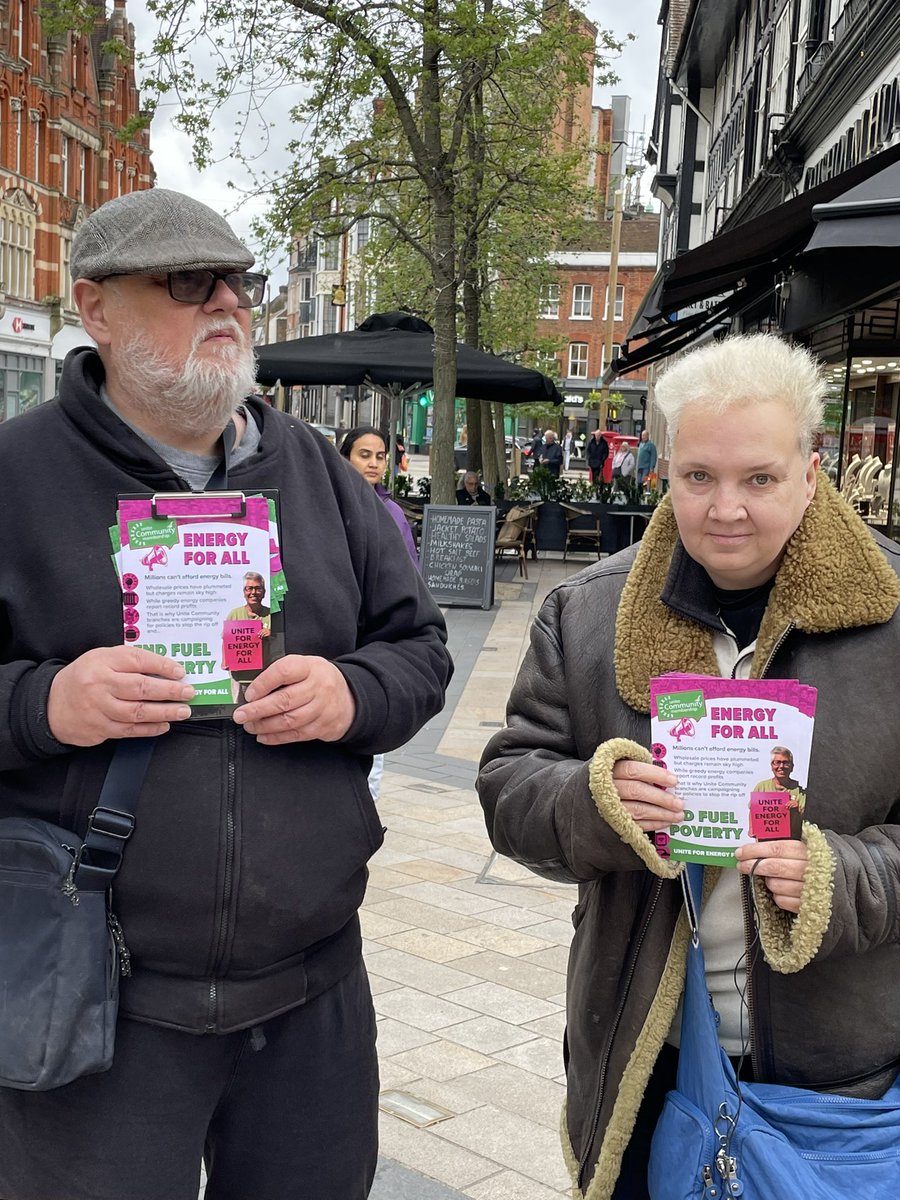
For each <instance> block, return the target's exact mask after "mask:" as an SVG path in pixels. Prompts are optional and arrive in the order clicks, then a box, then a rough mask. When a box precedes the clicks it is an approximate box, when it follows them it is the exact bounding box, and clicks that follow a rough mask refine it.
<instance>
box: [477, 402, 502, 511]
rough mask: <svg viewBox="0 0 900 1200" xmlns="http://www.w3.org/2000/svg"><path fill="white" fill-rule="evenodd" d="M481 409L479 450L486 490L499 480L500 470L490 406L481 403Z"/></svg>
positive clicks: (486, 403)
mask: <svg viewBox="0 0 900 1200" xmlns="http://www.w3.org/2000/svg"><path fill="white" fill-rule="evenodd" d="M479 407H480V409H481V449H482V456H483V461H484V482H485V484H486V485H487V487H488V490H490V489H491V488H493V486H494V484H495V483H496V482H497V480H498V479H499V478H500V471H501V468H500V467H499V466H498V464H497V444H496V442H495V440H494V421H493V417H492V415H491V405H490V404H488V402H487V401H482V403H481V404H480V405H479Z"/></svg>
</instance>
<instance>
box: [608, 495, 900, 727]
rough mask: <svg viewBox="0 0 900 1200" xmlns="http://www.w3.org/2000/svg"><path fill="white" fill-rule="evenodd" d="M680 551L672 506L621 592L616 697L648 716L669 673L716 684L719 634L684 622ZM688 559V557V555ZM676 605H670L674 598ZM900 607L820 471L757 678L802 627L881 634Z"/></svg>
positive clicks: (659, 513) (883, 568) (887, 577)
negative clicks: (658, 678)
mask: <svg viewBox="0 0 900 1200" xmlns="http://www.w3.org/2000/svg"><path fill="white" fill-rule="evenodd" d="M680 546H681V543H680V539H679V537H678V526H677V525H676V523H675V514H674V512H673V511H672V505H671V502H670V500H669V499H668V497H667V498H666V499H665V500H663V502H662V504H660V506H659V508H658V509H657V510H656V512H655V513H654V515H653V518H652V520H651V521H650V524H649V526H648V527H647V531H646V533H645V534H644V537H643V540H642V542H641V545H640V548H639V550H638V552H637V556H636V557H635V560H634V565H633V566H632V568H631V571H630V573H629V576H628V580H627V582H626V584H625V587H624V589H623V592H622V599H621V601H620V603H619V611H618V616H617V618H616V647H615V667H616V688H617V690H618V692H619V695H620V696H621V697H622V699H623V700H624V701H625V703H626V704H628V705H630V706H631V707H632V708H634V709H636V710H637V711H638V712H643V713H646V712H649V711H650V690H649V685H650V680H651V678H653V677H654V676H655V675H663V674H665V673H666V672H667V671H692V672H695V673H696V674H700V675H718V673H719V671H718V665H717V663H716V656H715V651H714V649H713V630H712V629H711V628H710V627H709V626H707V625H705V624H701V623H700V622H699V621H698V620H691V619H689V618H687V617H686V616H683V615H680V614H679V613H676V612H675V611H674V610H673V608H671V607H670V606H669V604H666V603H665V602H664V600H663V598H662V597H663V594H664V593H665V594H667V595H668V596H669V597H670V598H671V596H672V591H671V589H669V590H668V591H667V582H672V583H674V584H675V585H677V583H678V579H679V575H680V573H676V574H675V575H674V576H670V571H671V570H672V567H673V565H677V562H678V561H681V562H682V565H683V560H681V559H680V557H679V559H678V560H676V561H675V563H673V558H674V556H675V554H676V549H677V548H679V547H680ZM681 553H684V551H683V548H682V550H681ZM670 603H671V599H670ZM898 604H900V580H898V578H897V576H896V574H895V573H894V571H893V570H892V569H891V567H890V566H889V564H888V563H887V562H886V561H885V558H884V554H883V553H882V551H881V550H880V548H879V546H878V544H877V543H876V541H875V539H874V538H873V537H872V535H871V533H870V531H869V529H868V528H867V526H866V525H865V524H864V523H863V521H862V520H860V518H859V516H857V514H856V513H855V512H854V511H853V509H852V508H851V507H850V505H849V504H847V502H846V501H845V500H844V499H843V498H842V497H841V496H839V495H838V493H837V492H836V491H835V489H834V488H833V487H832V485H831V483H830V481H829V480H828V478H827V477H826V476H825V475H824V474H823V473H822V472H819V476H818V483H817V487H816V494H815V497H814V498H813V501H812V503H811V504H810V506H809V508H808V509H807V510H806V512H805V513H804V516H803V520H802V521H801V522H800V525H799V526H798V528H797V530H796V532H795V533H794V534H793V536H792V537H791V539H790V541H789V542H788V544H787V547H786V549H785V554H784V558H783V559H782V562H781V566H780V567H779V569H778V574H777V575H776V576H775V586H774V587H773V588H772V593H771V595H770V597H769V603H768V606H767V608H766V612H765V616H764V617H763V621H762V625H761V626H760V630H759V636H758V638H757V641H756V651H755V653H754V656H753V665H752V668H751V672H750V674H751V677H753V678H758V676H759V674H760V672H761V671H762V669H763V667H764V665H765V664H766V663H767V662H768V661H769V658H770V657H771V655H772V652H773V651H774V649H775V646H776V645H777V643H778V640H779V639H780V638H781V637H782V636H783V635H784V633H785V632H786V631H787V630H789V629H791V628H797V629H801V630H803V631H805V632H806V633H831V632H834V631H835V630H838V629H856V628H860V627H862V626H866V625H881V624H883V623H884V622H885V621H888V620H890V618H891V617H892V616H893V614H894V611H895V609H896V608H897V606H898Z"/></svg>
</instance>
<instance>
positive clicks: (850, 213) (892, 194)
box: [804, 162, 900, 254]
mask: <svg viewBox="0 0 900 1200" xmlns="http://www.w3.org/2000/svg"><path fill="white" fill-rule="evenodd" d="M812 215H813V220H814V221H815V222H816V228H815V232H814V233H813V235H812V237H811V238H810V240H809V242H808V244H807V246H806V249H805V251H804V253H806V254H813V253H815V252H816V251H817V250H828V249H832V248H835V249H838V250H847V249H853V248H854V247H856V248H860V249H870V248H872V247H877V246H889V247H890V248H891V249H892V250H896V249H897V248H898V247H900V162H895V163H892V164H891V166H889V167H885V168H884V170H882V171H879V172H878V174H877V175H873V176H872V177H871V178H870V179H867V180H865V181H864V182H863V183H860V184H858V185H857V186H856V187H852V188H849V189H848V190H847V191H845V192H842V193H841V194H840V195H839V196H838V198H837V199H836V200H832V201H830V202H829V203H827V204H816V205H814V207H813V210H812Z"/></svg>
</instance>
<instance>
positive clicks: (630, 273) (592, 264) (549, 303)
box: [538, 212, 659, 434]
mask: <svg viewBox="0 0 900 1200" xmlns="http://www.w3.org/2000/svg"><path fill="white" fill-rule="evenodd" d="M611 232H612V223H611V222H610V221H595V222H585V227H584V232H583V236H582V237H581V238H580V239H579V241H578V248H577V249H573V250H561V251H558V252H557V253H556V254H554V255H553V258H554V260H555V261H556V263H557V264H558V272H557V282H556V283H554V284H551V285H549V287H547V288H545V290H544V293H543V295H542V297H541V302H542V303H541V317H542V319H541V321H540V324H539V326H538V330H539V332H540V334H541V336H544V337H555V338H558V339H562V340H564V342H565V345H564V347H563V349H562V351H561V352H560V353H559V355H558V361H559V369H560V374H561V375H562V378H563V382H562V384H561V388H560V390H561V391H562V392H563V394H564V396H565V398H566V411H567V416H568V417H569V419H570V425H571V427H572V430H573V432H574V433H576V434H579V433H586V432H588V431H589V429H592V428H594V426H596V424H597V410H596V409H594V410H593V411H590V410H589V409H588V408H586V407H585V401H586V400H588V399H589V398H590V395H591V393H592V392H596V391H598V390H599V388H600V377H601V376H602V374H603V370H604V366H605V364H604V362H603V348H604V342H605V339H606V320H607V317H606V304H607V289H608V284H609V260H610V250H609V246H610V236H611ZM658 240H659V216H658V214H656V213H646V212H641V213H639V214H634V215H632V214H630V215H629V217H628V218H626V219H625V220H623V222H622V234H621V239H620V244H619V258H618V267H617V272H616V302H615V310H614V330H613V355H614V356H615V354H616V353H617V350H616V347H617V345H618V343H619V342H621V341H622V339H623V338H624V337H625V334H626V332H627V330H628V329H629V327H630V326H631V323H632V321H633V320H634V318H635V316H636V314H637V310H638V308H639V306H640V303H641V301H642V300H643V298H644V294H645V293H646V291H647V288H648V287H649V286H650V282H651V281H652V279H653V277H654V275H655V273H656V263H657V244H658ZM614 390H615V391H617V392H619V393H620V394H621V397H622V399H621V402H620V404H619V406H618V409H619V412H618V415H619V418H620V421H621V424H620V426H619V428H621V430H622V432H623V433H630V432H632V431H633V428H634V424H635V423H636V422H640V421H642V420H643V406H642V404H641V400H642V397H646V392H647V382H646V372H635V374H634V375H627V376H624V377H623V378H622V379H620V380H617V382H616V387H615V389H614Z"/></svg>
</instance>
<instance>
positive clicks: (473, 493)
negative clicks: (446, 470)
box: [456, 471, 493, 507]
mask: <svg viewBox="0 0 900 1200" xmlns="http://www.w3.org/2000/svg"><path fill="white" fill-rule="evenodd" d="M456 503H457V504H462V505H464V506H470V505H472V504H480V505H482V506H485V507H486V506H487V505H489V504H493V500H491V498H490V496H489V495H488V493H487V492H486V491H485V490H484V487H483V486H482V484H481V480H480V479H479V478H478V476H477V475H476V474H475V472H474V471H466V473H465V475H463V481H462V487H461V488H457V489H456Z"/></svg>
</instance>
